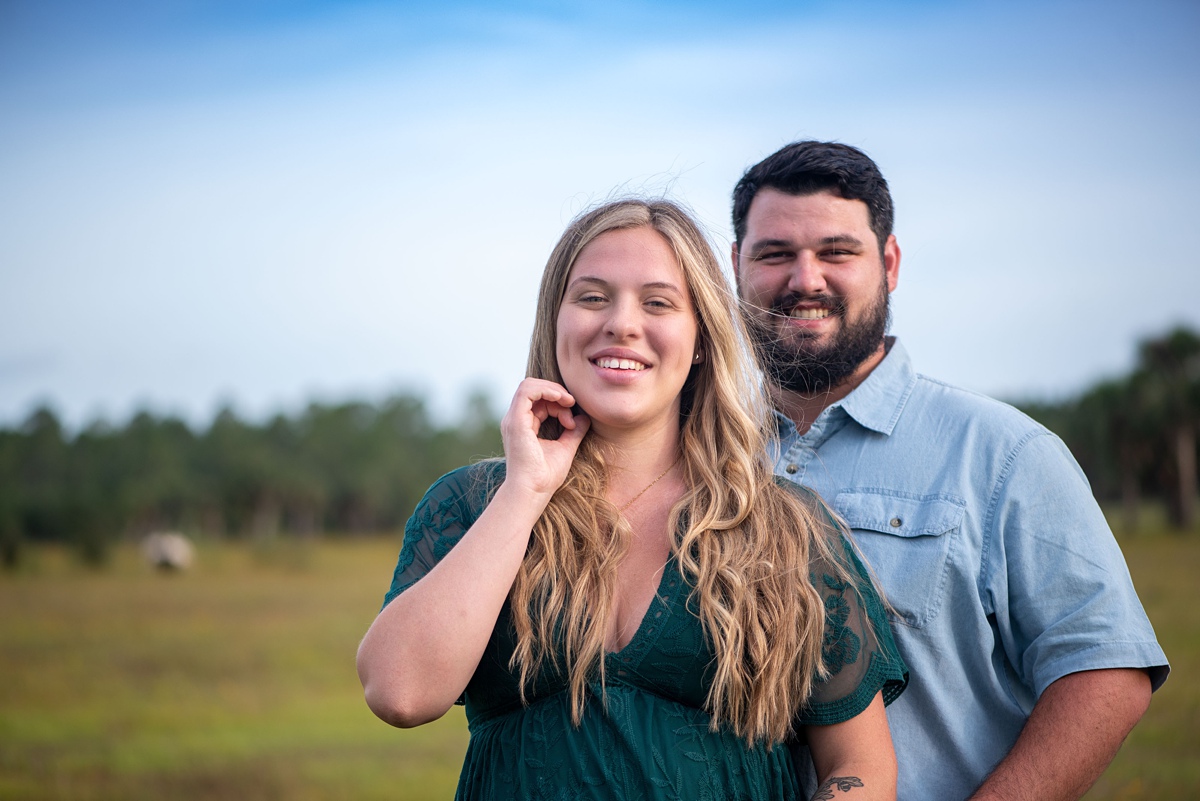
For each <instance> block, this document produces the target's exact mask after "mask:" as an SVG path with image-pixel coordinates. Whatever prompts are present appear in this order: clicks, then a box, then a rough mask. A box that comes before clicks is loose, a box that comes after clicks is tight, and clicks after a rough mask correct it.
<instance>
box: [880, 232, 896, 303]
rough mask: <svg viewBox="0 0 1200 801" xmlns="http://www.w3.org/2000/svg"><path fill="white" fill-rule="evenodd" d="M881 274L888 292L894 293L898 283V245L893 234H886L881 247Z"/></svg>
mask: <svg viewBox="0 0 1200 801" xmlns="http://www.w3.org/2000/svg"><path fill="white" fill-rule="evenodd" d="M883 274H884V275H885V276H886V277H887V288H888V292H895V291H896V285H897V284H898V283H899V282H900V244H899V243H898V242H897V241H896V235H895V234H888V238H887V242H886V243H885V244H884V246H883Z"/></svg>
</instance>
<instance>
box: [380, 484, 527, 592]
mask: <svg viewBox="0 0 1200 801" xmlns="http://www.w3.org/2000/svg"><path fill="white" fill-rule="evenodd" d="M503 480H504V466H503V464H502V463H500V462H494V461H493V462H481V463H479V464H476V465H471V466H469V467H460V468H458V469H457V470H454V471H451V472H449V473H447V474H446V475H444V476H442V477H441V478H439V479H438V480H437V481H435V482H434V483H433V486H431V487H430V488H429V490H428V491H426V493H425V497H423V498H421V502H420V503H418V504H417V508H416V510H415V511H414V512H413V514H412V517H410V518H409V519H408V523H406V524H405V526H404V545H403V546H402V547H401V549H400V558H399V559H398V560H397V561H396V570H395V572H394V573H393V574H392V586H391V587H390V588H389V589H388V591H387V595H385V596H384V599H383V605H384V606H387V605H388V604H389V603H391V602H392V600H394V599H395V597H396V596H397V595H399V594H400V593H402V592H404V591H405V590H407V589H408V588H409V587H411V586H412V585H414V584H416V583H417V581H419V580H420V579H421V578H422V577H423V576H424V575H425V574H426V573H428V572H429V571H430V570H432V569H433V566H434V565H436V564H437V563H438V562H439V561H441V559H442V557H444V556H445V555H446V554H447V553H449V552H450V549H451V548H453V547H454V546H455V545H456V544H457V543H458V541H459V540H460V539H461V538H462V535H463V534H465V533H467V529H469V528H470V527H471V526H472V525H473V524H474V523H475V520H476V519H477V518H478V517H479V514H480V513H481V512H482V511H483V508H484V507H485V506H486V505H487V499H488V497H489V496H490V494H491V491H492V489H493V488H494V487H495V486H496V485H498V484H499V483H500V482H501V481H503Z"/></svg>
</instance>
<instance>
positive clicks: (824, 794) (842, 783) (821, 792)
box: [812, 776, 863, 801]
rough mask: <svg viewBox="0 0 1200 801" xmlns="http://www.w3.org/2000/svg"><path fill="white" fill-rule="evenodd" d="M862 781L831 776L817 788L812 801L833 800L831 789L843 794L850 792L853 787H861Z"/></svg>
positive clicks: (853, 777) (855, 777)
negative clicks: (836, 789)
mask: <svg viewBox="0 0 1200 801" xmlns="http://www.w3.org/2000/svg"><path fill="white" fill-rule="evenodd" d="M862 786H863V783H862V779H860V778H858V777H857V776H831V777H830V778H829V780H828V781H826V782H825V783H824V784H822V785H821V786H820V787H818V788H817V792H816V794H814V795H813V797H812V801H829V799H831V798H833V788H834V787H836V788H838V789H839V790H841V791H842V792H843V793H848V792H850V791H851V790H852V789H853V788H855V787H862Z"/></svg>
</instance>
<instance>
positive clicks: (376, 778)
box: [0, 534, 1200, 801]
mask: <svg viewBox="0 0 1200 801" xmlns="http://www.w3.org/2000/svg"><path fill="white" fill-rule="evenodd" d="M1122 546H1123V547H1124V549H1125V552H1126V556H1127V558H1128V560H1129V564H1130V569H1131V570H1132V572H1133V574H1134V579H1135V581H1136V582H1137V586H1138V589H1139V591H1140V593H1141V596H1142V599H1143V601H1144V603H1145V605H1146V607H1147V610H1148V612H1149V614H1150V617H1151V619H1152V621H1153V622H1154V624H1155V627H1156V630H1157V631H1158V634H1159V638H1160V640H1161V641H1162V643H1163V645H1164V647H1165V648H1166V650H1167V653H1168V656H1169V657H1170V659H1171V661H1172V664H1173V668H1174V673H1173V675H1172V678H1171V680H1170V681H1168V683H1167V685H1166V686H1165V687H1164V688H1163V689H1162V690H1161V691H1160V692H1159V693H1157V694H1156V695H1155V698H1154V701H1153V703H1152V705H1151V708H1150V712H1149V713H1148V714H1147V716H1146V718H1145V719H1144V720H1143V722H1142V723H1141V725H1140V726H1139V727H1138V728H1137V729H1136V730H1135V731H1134V733H1133V735H1132V736H1131V737H1130V739H1129V740H1128V741H1127V742H1126V744H1125V747H1124V748H1123V749H1122V751H1121V753H1120V755H1119V756H1118V757H1117V760H1116V762H1115V763H1114V764H1113V766H1112V767H1111V768H1110V769H1109V771H1108V772H1107V773H1106V774H1105V776H1104V777H1103V778H1102V779H1101V780H1100V782H1099V783H1098V784H1097V786H1096V787H1095V788H1094V789H1093V790H1092V792H1091V793H1090V794H1089V795H1088V796H1087V797H1088V798H1089V799H1094V800H1097V801H1098V800H1099V799H1138V798H1189V797H1200V760H1198V759H1197V758H1196V755H1197V754H1200V686H1197V683H1196V682H1195V681H1193V679H1192V677H1193V676H1195V675H1196V671H1197V668H1200V612H1197V610H1196V608H1195V604H1194V598H1195V590H1194V586H1195V584H1194V576H1193V573H1194V569H1195V566H1196V565H1200V536H1197V535H1192V536H1190V537H1178V536H1171V535H1167V534H1155V535H1142V536H1139V537H1135V538H1125V539H1123V541H1122ZM397 548H398V539H397V538H379V539H348V540H324V541H322V540H317V541H309V542H302V543H278V544H275V545H273V546H270V547H267V546H261V545H260V546H252V545H246V544H219V545H218V544H202V545H201V547H200V549H199V553H198V559H197V564H196V565H195V566H194V567H193V569H192V570H191V571H190V572H188V573H185V574H179V575H162V574H158V573H155V572H153V571H151V570H150V569H149V568H147V567H146V566H144V565H143V564H142V563H141V562H140V561H139V559H138V556H137V554H136V552H135V551H134V550H133V549H132V548H126V549H122V550H119V551H118V552H117V553H116V554H115V556H114V559H113V561H112V563H111V565H110V566H109V567H108V568H107V569H105V570H103V571H99V572H97V571H92V570H87V569H84V568H82V567H79V566H77V565H76V564H75V563H74V561H73V560H72V559H71V558H70V557H69V556H68V555H66V554H64V553H62V552H60V551H56V550H52V549H46V550H38V551H34V552H32V553H30V554H29V559H28V560H27V562H26V563H25V565H24V566H23V567H22V568H21V569H20V570H19V571H17V572H15V573H4V574H0V799H28V800H30V801H36V800H37V799H143V798H144V799H158V798H172V799H226V798H246V799H288V800H289V801H290V800H291V799H297V800H298V801H304V800H305V799H333V798H344V799H376V798H378V799H384V798H387V799H396V798H404V799H426V798H428V799H442V798H449V797H451V796H452V794H453V790H454V784H455V781H456V778H457V774H458V768H459V765H460V764H461V760H462V755H463V752H464V750H465V747H466V740H467V735H466V724H465V721H464V719H463V716H462V712H461V710H460V709H457V708H456V709H454V710H453V711H452V712H451V713H450V714H449V715H447V716H446V717H445V718H443V719H442V720H440V721H438V722H436V723H434V724H431V725H428V726H424V727H422V728H420V729H416V730H407V731H402V730H398V729H392V728H390V727H388V726H386V725H385V724H383V723H381V722H380V721H378V720H376V719H375V718H374V717H373V716H372V715H371V714H370V712H369V711H368V710H367V708H366V706H365V705H364V704H363V701H362V695H361V690H360V688H359V685H358V680H357V678H356V676H355V672H354V650H355V647H356V645H357V643H358V639H359V637H360V636H361V635H362V633H363V631H365V629H366V627H367V625H368V624H369V623H370V621H371V619H372V617H373V616H374V613H375V611H376V610H377V608H378V606H379V603H380V601H381V599H382V595H383V592H384V590H385V589H386V586H387V583H388V581H389V579H390V575H391V568H392V564H393V562H394V559H395V555H396V551H397Z"/></svg>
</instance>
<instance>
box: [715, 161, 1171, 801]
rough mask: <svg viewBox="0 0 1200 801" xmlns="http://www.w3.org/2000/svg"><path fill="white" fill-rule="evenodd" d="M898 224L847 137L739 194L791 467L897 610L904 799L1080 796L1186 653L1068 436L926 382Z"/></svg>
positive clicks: (768, 164)
mask: <svg viewBox="0 0 1200 801" xmlns="http://www.w3.org/2000/svg"><path fill="white" fill-rule="evenodd" d="M892 221H893V208H892V198H891V194H890V191H889V189H888V185H887V182H886V181H885V180H884V178H883V176H882V174H881V173H880V171H879V168H878V167H877V166H876V165H875V163H874V162H873V161H872V160H871V159H870V158H869V157H867V156H866V154H864V153H863V152H862V151H860V150H858V149H856V148H853V147H849V146H847V145H842V144H837V143H828V142H797V143H794V144H791V145H788V146H787V147H784V148H783V149H781V150H780V151H778V152H776V153H774V154H773V155H771V156H769V157H768V158H766V159H764V160H763V161H762V162H760V163H758V164H756V165H754V166H753V167H751V168H750V169H749V170H748V171H747V172H746V174H745V175H744V176H743V177H742V179H741V181H740V182H739V183H738V185H737V187H736V188H735V189H734V193H733V226H734V234H735V243H734V245H733V265H734V271H735V274H736V276H737V282H738V291H739V294H740V296H741V298H742V300H743V305H744V310H745V315H746V319H747V323H748V325H749V327H750V329H751V333H752V336H753V338H754V340H755V342H756V345H757V347H758V350H759V353H760V356H761V358H762V361H763V366H764V368H765V370H766V372H767V375H768V377H769V378H770V379H771V380H772V383H773V384H774V386H773V399H774V402H775V405H776V409H777V417H778V424H779V441H778V449H777V452H776V453H775V454H773V456H774V458H775V463H776V472H777V473H778V474H779V475H781V476H784V477H786V478H788V479H791V480H793V481H796V482H800V483H803V484H805V485H807V486H810V487H812V488H813V489H815V490H817V491H818V492H820V493H821V495H822V496H823V497H824V498H825V499H826V500H827V501H828V502H829V503H830V504H831V505H832V506H833V507H834V509H835V510H836V511H837V512H838V513H839V514H840V515H841V517H842V518H843V519H844V521H845V522H846V524H847V526H848V528H849V530H850V533H851V536H852V538H853V540H854V542H855V543H856V544H857V546H858V548H859V549H860V550H861V552H862V553H863V554H864V555H865V556H866V559H867V561H868V562H869V564H870V566H871V568H872V569H873V570H874V572H875V574H876V576H877V578H878V580H879V582H880V584H881V585H882V589H883V591H884V594H885V595H886V597H887V599H888V601H889V602H890V604H891V606H892V607H893V609H894V614H893V616H892V623H893V628H894V632H895V635H896V641H897V643H898V645H899V648H900V651H901V655H902V656H903V657H904V659H905V661H906V662H907V663H908V665H909V667H910V669H911V682H910V685H909V687H908V690H907V691H906V692H905V694H904V695H903V696H901V697H900V698H899V699H898V700H897V701H896V702H895V703H894V704H892V705H891V706H890V707H888V710H887V714H888V721H889V724H890V726H891V729H892V737H893V740H894V741H895V744H896V756H897V759H898V761H899V767H900V778H899V790H898V798H899V799H900V801H929V800H930V799H936V800H937V801H944V800H948V799H965V798H971V799H975V800H976V801H984V800H985V799H989V800H990V799H1034V798H1036V799H1070V798H1079V797H1080V796H1082V795H1083V794H1084V792H1086V791H1087V789H1088V788H1089V787H1090V786H1091V785H1092V784H1093V782H1095V780H1096V779H1097V778H1098V777H1099V776H1100V774H1101V773H1102V772H1103V771H1104V769H1105V768H1106V767H1107V766H1108V764H1109V762H1111V761H1112V758H1113V757H1114V756H1115V755H1116V752H1117V749H1118V748H1119V747H1120V745H1121V742H1122V741H1123V740H1124V738H1125V736H1126V735H1127V734H1128V733H1129V732H1130V730H1131V729H1132V728H1133V726H1134V725H1135V724H1136V723H1137V721H1138V720H1139V719H1140V718H1141V716H1142V715H1143V714H1144V713H1145V711H1146V708H1147V707H1148V705H1149V703H1150V694H1151V692H1153V690H1155V689H1157V688H1158V687H1159V686H1160V685H1161V684H1162V683H1163V681H1164V680H1165V679H1166V676H1167V673H1168V671H1169V667H1168V666H1167V660H1166V657H1165V655H1164V654H1163V652H1162V649H1161V648H1160V647H1159V645H1158V643H1157V641H1156V640H1155V636H1154V631H1153V629H1152V628H1151V626H1150V622H1149V621H1148V620H1147V619H1146V614H1145V612H1144V611H1143V609H1142V605H1141V603H1140V601H1139V600H1138V597H1137V595H1136V593H1135V592H1134V589H1133V584H1132V582H1131V580H1130V578H1129V571H1128V569H1127V568H1126V566H1125V561H1124V558H1123V557H1122V555H1121V551H1120V549H1119V548H1118V547H1117V544H1116V541H1115V540H1114V539H1113V536H1112V533H1111V531H1110V530H1109V528H1108V526H1107V524H1106V522H1105V520H1104V517H1103V515H1102V514H1101V513H1100V509H1099V507H1098V506H1097V504H1096V502H1095V500H1094V498H1093V497H1092V494H1091V489H1090V487H1089V486H1088V484H1087V480H1086V479H1085V478H1084V476H1083V473H1082V471H1081V470H1080V469H1079V466H1078V465H1077V464H1076V462H1075V461H1074V459H1073V458H1072V457H1071V455H1070V453H1069V452H1068V451H1067V449H1066V447H1065V446H1064V445H1063V443H1062V442H1061V441H1060V440H1059V439H1058V438H1057V437H1056V436H1054V435H1053V434H1052V433H1050V432H1049V431H1048V430H1046V429H1045V428H1043V427H1042V426H1040V425H1038V424H1037V423H1035V422H1034V421H1032V420H1030V419H1029V418H1027V417H1026V416H1024V415H1023V414H1021V413H1020V412H1018V411H1017V410H1015V409H1013V408H1012V407H1010V406H1006V405H1004V404H1002V403H999V402H998V401H994V400H991V399H989V398H986V397H983V396H981V395H978V394H975V393H972V392H968V391H965V390H962V389H958V388H956V387H953V386H950V385H948V384H945V383H943V382H940V381H937V380H934V379H932V378H928V377H926V376H923V375H921V374H919V373H917V372H915V371H914V369H913V367H912V364H911V362H910V360H909V357H908V354H907V353H906V352H905V350H904V348H903V346H902V345H901V344H900V342H899V341H898V340H897V339H895V338H894V337H889V336H887V328H888V300H889V296H890V293H891V292H892V291H894V290H895V289H896V285H897V280H898V278H899V272H900V247H899V245H898V244H897V242H896V237H895V235H894V234H893V233H892Z"/></svg>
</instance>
